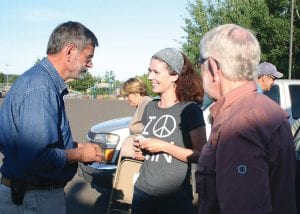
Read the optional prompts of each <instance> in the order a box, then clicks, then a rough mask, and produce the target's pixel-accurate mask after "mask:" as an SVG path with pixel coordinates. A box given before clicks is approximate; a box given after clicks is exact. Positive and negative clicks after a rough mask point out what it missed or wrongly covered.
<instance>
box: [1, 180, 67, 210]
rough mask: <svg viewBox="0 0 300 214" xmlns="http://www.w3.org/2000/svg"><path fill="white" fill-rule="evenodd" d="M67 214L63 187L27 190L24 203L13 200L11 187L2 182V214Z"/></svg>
mask: <svg viewBox="0 0 300 214" xmlns="http://www.w3.org/2000/svg"><path fill="white" fill-rule="evenodd" d="M8 213H9V214H24V213H26V214H53V213H55V214H65V213H66V202H65V193H64V189H63V188H59V189H53V190H30V191H26V193H25V197H24V201H23V204H22V205H20V206H17V205H15V204H14V203H13V202H12V200H11V191H10V187H7V186H5V185H3V184H0V214H8Z"/></svg>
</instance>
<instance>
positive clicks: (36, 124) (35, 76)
mask: <svg viewBox="0 0 300 214" xmlns="http://www.w3.org/2000/svg"><path fill="white" fill-rule="evenodd" d="M96 46H98V41H97V38H96V36H95V35H94V34H93V32H91V31H90V30H89V29H88V28H86V27H85V26H84V25H82V24H81V23H79V22H73V21H68V22H65V23H62V24H60V25H59V26H57V27H56V28H55V29H54V30H53V32H52V34H51V35H50V38H49V42H48V47H47V57H45V58H43V59H42V60H41V61H40V62H38V63H37V64H35V65H34V66H33V67H31V68H30V69H29V70H27V71H26V72H24V73H23V74H22V75H21V76H20V77H19V78H18V79H17V80H16V81H15V83H14V85H13V86H12V87H11V89H10V90H9V92H8V94H7V96H6V98H5V100H4V102H3V104H2V106H1V110H0V152H1V153H2V154H3V155H4V159H3V164H2V166H1V174H2V177H1V184H0V213H10V214H13V213H43V214H47V213H49V214H50V213H51V214H52V213H57V214H61V213H66V202H65V195H64V186H65V185H66V184H67V183H68V181H70V180H71V179H72V178H73V176H74V175H75V173H76V171H77V162H94V161H97V162H100V161H101V155H102V154H101V150H100V148H99V146H98V145H96V144H91V143H84V144H81V143H76V142H74V141H73V139H72V134H71V129H70V125H69V121H68V118H67V114H66V111H65V104H64V99H63V97H64V95H66V94H68V89H67V85H66V83H65V82H66V81H69V80H73V79H78V78H79V76H80V75H81V74H83V73H84V72H86V70H87V69H88V68H92V67H93V63H92V58H93V55H94V49H95V47H96Z"/></svg>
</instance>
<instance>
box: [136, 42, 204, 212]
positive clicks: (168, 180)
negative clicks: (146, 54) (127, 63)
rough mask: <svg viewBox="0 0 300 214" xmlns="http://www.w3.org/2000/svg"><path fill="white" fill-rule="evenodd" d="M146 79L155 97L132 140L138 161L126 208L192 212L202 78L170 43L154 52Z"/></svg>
mask: <svg viewBox="0 0 300 214" xmlns="http://www.w3.org/2000/svg"><path fill="white" fill-rule="evenodd" d="M148 70H149V73H148V79H149V80H150V81H151V85H152V90H153V92H154V93H157V94H159V95H160V98H158V99H154V100H153V101H150V102H149V103H148V104H147V105H146V107H145V110H144V114H143V117H142V122H143V124H144V129H143V132H142V137H137V138H136V139H135V141H134V148H135V151H136V155H135V157H136V159H138V160H144V162H143V164H142V166H141V169H140V175H139V176H138V178H137V181H136V182H135V187H134V194H133V201H132V213H133V214H140V213H143V214H148V213H149V214H150V213H151V214H156V213H162V214H165V213H174V214H176V213H192V212H193V210H192V209H193V205H192V199H193V196H192V187H191V184H190V176H191V163H196V162H197V160H198V157H199V154H200V151H201V148H202V146H203V145H204V144H205V142H206V134H205V123H204V119H203V112H202V110H201V108H200V106H199V104H201V102H202V100H203V94H204V92H203V87H202V80H201V77H200V76H199V75H198V73H197V72H196V71H195V69H194V68H193V66H192V64H191V62H190V61H189V60H188V58H187V57H186V56H185V55H184V54H183V53H182V52H180V51H179V50H177V49H175V48H165V49H162V50H160V51H158V52H157V53H155V54H154V55H153V56H152V58H151V60H150V65H149V68H148Z"/></svg>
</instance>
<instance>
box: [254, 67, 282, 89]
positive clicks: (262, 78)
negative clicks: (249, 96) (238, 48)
mask: <svg viewBox="0 0 300 214" xmlns="http://www.w3.org/2000/svg"><path fill="white" fill-rule="evenodd" d="M257 73H258V78H257V83H258V85H257V91H258V92H259V93H262V92H264V91H269V90H270V89H271V87H272V85H273V84H274V81H275V79H279V78H282V77H283V73H280V72H279V71H277V68H276V66H275V65H273V64H272V63H269V62H263V63H260V64H259V65H258V66H257Z"/></svg>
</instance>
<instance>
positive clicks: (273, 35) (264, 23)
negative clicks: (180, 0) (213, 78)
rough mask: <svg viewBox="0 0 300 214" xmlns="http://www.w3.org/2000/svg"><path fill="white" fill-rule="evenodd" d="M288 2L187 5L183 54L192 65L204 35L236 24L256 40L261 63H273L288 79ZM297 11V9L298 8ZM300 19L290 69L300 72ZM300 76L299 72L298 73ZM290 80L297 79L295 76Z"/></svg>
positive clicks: (227, 0)
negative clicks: (259, 49)
mask: <svg viewBox="0 0 300 214" xmlns="http://www.w3.org/2000/svg"><path fill="white" fill-rule="evenodd" d="M290 3H291V2H290V1H288V0H247V1H246V0H245V1H240V0H223V1H222V0H215V1H210V0H206V1H205V0H195V1H193V2H189V3H188V7H187V10H188V13H189V16H188V17H186V18H185V24H186V25H185V26H184V27H183V29H184V30H185V32H186V33H187V36H186V37H184V38H185V42H184V43H183V45H182V47H183V51H184V52H185V53H186V54H187V55H188V56H189V58H190V59H191V60H192V62H194V63H196V60H197V58H198V57H199V48H198V45H199V42H200V39H201V37H202V36H203V34H204V33H206V32H207V31H208V29H211V28H213V27H215V26H217V25H221V24H225V23H236V24H239V25H241V26H244V27H247V28H249V29H251V30H252V31H253V32H254V33H255V34H256V36H257V38H258V40H259V42H260V45H261V49H262V56H261V59H262V61H269V62H272V63H273V64H275V65H276V66H277V68H278V69H279V70H280V71H281V72H283V73H284V74H285V77H288V61H289V39H290ZM296 9H299V6H297V8H296ZM299 25H300V23H299V19H298V20H295V23H294V26H295V29H294V36H295V39H294V50H293V55H294V57H293V59H294V60H293V69H294V71H299V70H300V67H299V66H300V63H299V62H300V51H299V46H300V37H299V33H300V30H299ZM298 73H300V71H299V72H298ZM293 77H299V74H297V73H294V75H293Z"/></svg>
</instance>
